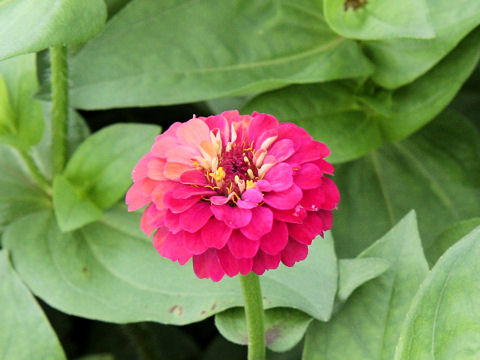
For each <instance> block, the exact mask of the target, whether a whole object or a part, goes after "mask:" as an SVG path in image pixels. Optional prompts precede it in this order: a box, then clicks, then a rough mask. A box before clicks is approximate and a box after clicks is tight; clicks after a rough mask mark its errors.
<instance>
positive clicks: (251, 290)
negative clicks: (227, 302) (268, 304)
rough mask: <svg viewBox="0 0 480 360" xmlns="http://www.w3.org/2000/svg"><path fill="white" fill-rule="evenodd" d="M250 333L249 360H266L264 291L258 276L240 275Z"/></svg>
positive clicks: (253, 274)
mask: <svg viewBox="0 0 480 360" xmlns="http://www.w3.org/2000/svg"><path fill="white" fill-rule="evenodd" d="M240 283H241V284H242V291H243V298H244V301H245V317H246V319H247V332H248V360H265V330H264V325H263V323H264V316H265V315H264V312H263V303H262V291H261V289H260V280H259V279H258V276H257V275H256V274H255V273H254V272H251V273H250V274H248V275H240Z"/></svg>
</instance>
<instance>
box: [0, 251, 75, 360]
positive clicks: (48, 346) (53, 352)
mask: <svg viewBox="0 0 480 360" xmlns="http://www.w3.org/2000/svg"><path fill="white" fill-rule="evenodd" d="M0 279H1V281H0V303H1V304H2V306H0V354H2V359H3V360H29V359H52V360H56V359H59V360H60V359H66V357H65V354H64V353H63V350H62V347H61V345H60V342H59V341H58V339H57V337H56V335H55V332H54V331H53V329H52V328H51V326H50V324H49V323H48V320H47V317H46V316H45V314H44V313H43V311H42V309H41V308H40V306H39V305H38V304H37V302H36V301H35V298H34V297H33V296H32V294H31V293H30V291H29V290H28V289H27V288H26V287H25V285H24V284H23V283H22V281H21V280H20V278H19V277H18V275H17V274H16V273H15V271H14V270H13V268H12V267H11V265H10V262H9V260H8V252H7V251H5V250H0Z"/></svg>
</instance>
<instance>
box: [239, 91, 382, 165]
mask: <svg viewBox="0 0 480 360" xmlns="http://www.w3.org/2000/svg"><path fill="white" fill-rule="evenodd" d="M351 85H352V84H351V83H347V82H329V83H325V84H314V85H296V86H295V85H294V86H290V87H287V88H284V89H280V90H276V91H272V92H268V93H265V94H261V95H259V96H257V97H255V98H253V99H252V100H251V101H250V102H249V103H247V104H246V105H245V106H244V107H243V108H242V113H250V112H252V111H254V110H255V111H259V112H265V113H269V114H274V115H275V116H276V117H277V118H278V119H279V120H280V121H282V122H294V123H296V124H297V125H299V126H301V127H303V128H304V129H306V130H307V131H308V132H309V133H310V134H311V135H312V136H313V137H314V138H315V140H318V141H321V142H323V143H325V144H326V145H327V146H328V147H329V148H330V150H331V152H332V154H331V155H330V156H329V157H328V161H331V162H342V161H347V160H351V159H355V158H357V157H359V156H361V155H363V154H365V153H367V152H368V151H370V150H371V149H372V148H376V147H379V146H380V145H381V144H382V143H383V135H382V129H381V127H380V126H381V123H379V121H378V119H376V118H375V116H374V113H372V112H371V111H368V109H366V108H365V106H364V105H362V104H361V103H360V102H359V101H357V96H356V95H355V90H354V88H353V86H351Z"/></svg>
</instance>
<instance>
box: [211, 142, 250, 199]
mask: <svg viewBox="0 0 480 360" xmlns="http://www.w3.org/2000/svg"><path fill="white" fill-rule="evenodd" d="M222 150H223V151H222V153H221V154H220V155H219V156H218V167H217V169H216V170H215V171H212V172H210V173H208V176H207V179H208V180H209V181H210V184H211V185H212V187H213V188H215V190H217V192H218V193H219V194H221V195H224V196H229V195H230V194H232V193H235V194H236V195H238V196H239V195H240V194H242V193H243V192H244V191H245V190H246V189H251V188H254V187H255V181H256V180H258V178H259V176H258V169H257V167H256V166H255V164H254V162H253V157H254V155H255V152H254V150H253V148H252V147H251V146H250V147H246V146H245V145H243V146H240V145H239V144H237V143H234V144H232V146H230V147H228V148H226V149H222ZM212 170H213V169H212Z"/></svg>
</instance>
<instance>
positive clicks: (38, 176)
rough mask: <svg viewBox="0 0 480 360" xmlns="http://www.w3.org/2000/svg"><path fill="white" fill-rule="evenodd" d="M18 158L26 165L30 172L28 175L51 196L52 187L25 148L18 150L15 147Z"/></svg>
mask: <svg viewBox="0 0 480 360" xmlns="http://www.w3.org/2000/svg"><path fill="white" fill-rule="evenodd" d="M16 150H17V152H18V154H19V156H20V158H21V159H22V160H23V163H24V164H25V166H26V167H27V169H28V171H29V172H30V175H32V177H33V179H34V180H35V182H36V183H37V185H38V186H39V187H40V189H42V190H43V191H44V192H45V193H46V194H47V195H49V196H51V195H52V188H51V185H50V183H49V182H48V180H47V179H46V178H45V176H43V175H42V173H41V172H40V170H39V169H38V167H37V164H35V161H33V159H32V157H31V156H30V155H29V154H28V153H27V152H26V151H25V150H20V149H16Z"/></svg>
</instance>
